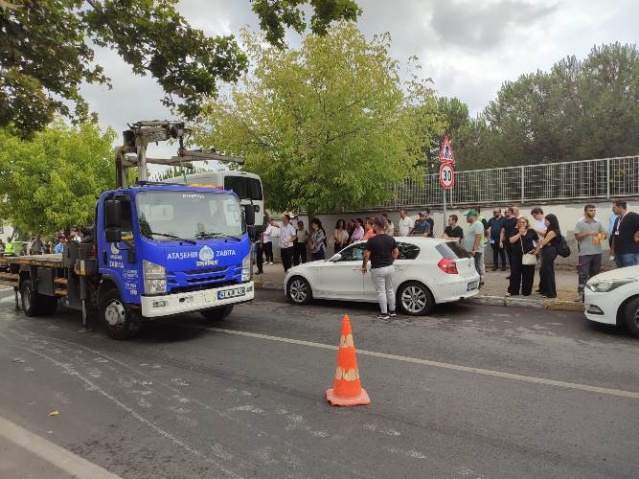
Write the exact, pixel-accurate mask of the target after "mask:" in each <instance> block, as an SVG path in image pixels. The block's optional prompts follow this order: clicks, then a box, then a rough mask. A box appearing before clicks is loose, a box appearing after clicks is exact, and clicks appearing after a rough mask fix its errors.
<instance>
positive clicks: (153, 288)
mask: <svg viewBox="0 0 639 479" xmlns="http://www.w3.org/2000/svg"><path fill="white" fill-rule="evenodd" d="M142 275H143V277H144V292H145V293H146V294H159V293H166V269H165V268H164V266H160V265H159V264H155V263H151V262H150V261H147V260H144V261H142Z"/></svg>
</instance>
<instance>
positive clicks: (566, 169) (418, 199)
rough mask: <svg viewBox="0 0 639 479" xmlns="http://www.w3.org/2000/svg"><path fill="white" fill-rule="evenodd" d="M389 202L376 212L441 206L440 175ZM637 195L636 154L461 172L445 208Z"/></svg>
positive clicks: (409, 186)
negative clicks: (447, 206) (383, 209)
mask: <svg viewBox="0 0 639 479" xmlns="http://www.w3.org/2000/svg"><path fill="white" fill-rule="evenodd" d="M390 189H392V190H393V198H392V199H390V200H388V201H386V202H385V203H383V204H381V205H377V206H376V208H385V209H391V208H392V209H398V208H412V207H419V206H432V207H438V206H442V202H443V193H442V191H443V190H442V188H441V186H440V184H439V175H438V174H432V175H425V176H424V178H423V180H422V181H419V180H416V179H406V180H404V182H403V184H401V185H397V186H391V187H390ZM628 196H639V156H625V157H618V158H604V159H599V160H586V161H574V162H566V163H551V164H543V165H531V166H512V167H508V168H493V169H488V170H471V171H459V172H456V173H455V185H454V186H453V188H452V189H451V190H450V192H448V194H447V195H446V203H447V204H448V205H451V204H452V205H455V206H458V205H459V206H464V205H474V204H478V205H481V204H491V205H496V204H504V203H509V204H520V205H521V204H531V203H540V204H541V203H546V202H551V201H557V200H596V199H599V200H601V199H613V198H620V197H628Z"/></svg>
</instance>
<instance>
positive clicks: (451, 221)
mask: <svg viewBox="0 0 639 479" xmlns="http://www.w3.org/2000/svg"><path fill="white" fill-rule="evenodd" d="M458 221H459V218H458V217H457V215H450V216H449V217H448V226H446V229H444V236H443V238H449V239H455V240H457V241H459V240H461V239H463V238H464V230H463V229H462V227H461V226H459V225H457V222H458Z"/></svg>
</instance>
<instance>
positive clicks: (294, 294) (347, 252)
mask: <svg viewBox="0 0 639 479" xmlns="http://www.w3.org/2000/svg"><path fill="white" fill-rule="evenodd" d="M396 240H397V245H398V248H399V257H398V258H397V260H396V261H395V264H394V266H395V278H394V286H395V292H396V295H397V308H398V310H399V311H401V312H402V313H404V314H408V315H411V316H418V315H424V314H427V313H428V312H429V311H430V310H431V309H432V308H433V307H434V306H435V305H436V304H440V303H449V302H453V301H458V300H460V299H464V298H469V297H471V296H475V295H476V294H477V291H478V289H479V274H477V271H476V270H475V265H474V260H473V258H472V256H471V255H470V254H469V253H468V252H467V251H466V250H465V249H464V248H462V247H461V246H460V245H459V243H457V242H454V241H449V240H444V239H435V238H424V237H407V238H404V237H402V238H396ZM365 247H366V242H365V241H361V242H359V243H354V244H352V245H349V246H347V247H346V248H344V249H343V250H342V251H341V252H340V253H338V254H336V255H334V256H332V257H331V258H329V259H327V260H321V261H313V262H310V263H305V264H301V265H298V266H294V267H292V268H291V269H289V270H288V273H287V274H286V277H285V278H284V292H285V293H286V295H287V297H288V298H289V300H290V301H291V302H293V303H295V304H306V303H308V302H309V301H311V300H312V299H313V298H317V299H334V300H340V301H359V302H369V303H376V302H377V295H376V293H375V287H374V285H373V281H372V280H371V275H370V273H369V274H366V275H363V274H362V271H361V267H362V259H363V258H364V250H365ZM369 271H370V264H369Z"/></svg>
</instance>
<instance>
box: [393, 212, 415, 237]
mask: <svg viewBox="0 0 639 479" xmlns="http://www.w3.org/2000/svg"><path fill="white" fill-rule="evenodd" d="M398 226H399V231H398V233H397V236H410V235H411V233H412V232H413V228H414V227H415V222H414V221H413V219H412V218H411V217H410V216H408V215H407V214H406V210H401V211H400V212H399V224H398Z"/></svg>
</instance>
